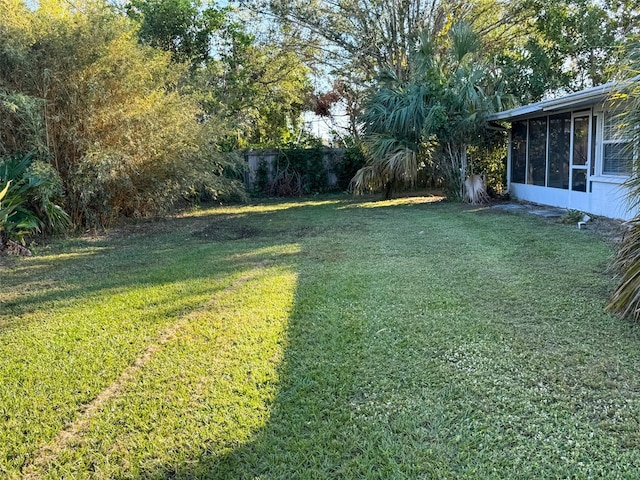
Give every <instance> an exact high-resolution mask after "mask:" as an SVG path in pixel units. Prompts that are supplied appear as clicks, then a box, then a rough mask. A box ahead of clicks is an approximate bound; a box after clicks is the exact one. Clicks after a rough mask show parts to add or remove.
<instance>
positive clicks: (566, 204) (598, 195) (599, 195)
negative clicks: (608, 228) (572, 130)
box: [509, 177, 634, 220]
mask: <svg viewBox="0 0 640 480" xmlns="http://www.w3.org/2000/svg"><path fill="white" fill-rule="evenodd" d="M592 178H593V177H592ZM509 192H510V194H511V196H512V197H514V198H516V199H517V200H522V201H525V202H532V203H538V204H540V205H549V206H552V207H559V208H566V209H570V210H580V211H582V212H586V213H590V214H593V215H599V216H602V217H608V218H616V219H620V220H630V219H631V218H633V216H634V213H633V212H632V211H630V210H629V209H628V208H627V201H626V199H625V193H624V189H623V187H622V185H621V184H620V182H614V183H611V182H608V181H607V182H605V181H596V180H593V184H592V191H591V193H585V192H574V191H571V190H563V189H561V188H548V187H539V186H536V185H523V184H521V183H512V184H511V185H510V189H509Z"/></svg>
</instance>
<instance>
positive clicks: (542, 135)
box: [527, 117, 547, 186]
mask: <svg viewBox="0 0 640 480" xmlns="http://www.w3.org/2000/svg"><path fill="white" fill-rule="evenodd" d="M546 173H547V117H544V118H534V119H532V120H529V175H528V177H527V183H530V184H532V185H542V186H544V181H545V176H546Z"/></svg>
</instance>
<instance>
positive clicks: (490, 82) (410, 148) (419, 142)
mask: <svg viewBox="0 0 640 480" xmlns="http://www.w3.org/2000/svg"><path fill="white" fill-rule="evenodd" d="M481 45H482V43H481V42H480V38H479V36H478V35H477V34H476V33H474V32H473V30H472V29H471V26H470V25H469V24H468V23H465V22H458V23H455V24H453V25H452V27H451V29H450V30H449V31H448V32H447V35H446V37H439V38H433V37H432V36H431V35H430V34H429V32H423V35H422V37H421V41H420V44H419V48H417V49H416V51H415V52H414V53H413V55H412V56H411V58H410V61H411V63H412V77H411V79H410V80H409V81H408V82H402V81H400V80H399V79H397V78H396V77H395V76H393V75H391V77H390V81H388V83H387V85H386V86H384V87H383V88H382V89H380V90H379V91H378V92H377V93H375V94H374V95H373V96H372V98H371V101H370V102H369V104H368V105H367V109H366V112H365V115H364V121H365V141H366V142H367V143H368V144H369V152H370V162H369V164H368V165H367V166H366V167H365V168H364V169H362V170H361V171H360V172H358V174H357V175H356V177H355V178H354V183H355V186H356V189H357V190H359V191H362V190H365V189H370V188H374V189H375V188H379V187H380V186H382V185H384V186H385V188H386V194H387V196H389V195H390V194H391V191H392V189H393V187H394V185H396V184H398V182H400V181H406V180H410V181H411V180H413V179H414V178H415V175H416V173H417V168H418V164H419V159H421V158H425V157H427V156H431V157H433V160H434V161H435V162H436V163H437V164H438V165H439V166H440V168H441V169H442V171H443V172H444V174H445V181H446V185H447V187H448V192H449V196H450V197H452V198H462V197H463V196H465V195H466V196H467V197H468V198H469V199H470V200H471V201H473V202H475V201H478V200H480V198H479V197H478V195H482V191H481V189H480V190H478V189H477V188H474V189H471V188H470V187H471V186H475V183H473V182H472V183H469V184H468V185H467V188H465V181H466V180H467V178H468V173H469V172H471V166H470V165H469V161H468V157H467V150H468V147H469V146H470V145H472V144H474V143H477V142H479V141H480V136H481V134H482V133H484V129H485V124H486V117H487V115H488V114H489V113H491V112H492V111H494V110H495V109H496V108H499V107H500V106H501V102H502V101H503V98H504V96H503V94H502V90H501V87H500V82H499V80H498V79H497V77H496V76H495V73H494V72H492V71H491V69H490V68H489V66H488V65H486V64H485V63H483V60H482V55H481ZM474 192H475V194H474Z"/></svg>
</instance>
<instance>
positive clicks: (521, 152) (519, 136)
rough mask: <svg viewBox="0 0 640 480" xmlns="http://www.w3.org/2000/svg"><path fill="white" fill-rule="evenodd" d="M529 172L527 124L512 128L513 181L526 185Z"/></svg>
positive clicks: (522, 123) (523, 123) (517, 124)
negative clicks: (525, 181) (527, 172)
mask: <svg viewBox="0 0 640 480" xmlns="http://www.w3.org/2000/svg"><path fill="white" fill-rule="evenodd" d="M526 171H527V122H513V124H512V126H511V181H512V182H514V183H524V180H525V173H526Z"/></svg>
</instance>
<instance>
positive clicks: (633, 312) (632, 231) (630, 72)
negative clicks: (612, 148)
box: [609, 39, 640, 320]
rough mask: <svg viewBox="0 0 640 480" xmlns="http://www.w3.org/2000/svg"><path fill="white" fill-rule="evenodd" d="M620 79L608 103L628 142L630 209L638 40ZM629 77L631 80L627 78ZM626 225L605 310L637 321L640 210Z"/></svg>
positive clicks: (639, 103) (638, 119) (638, 123)
mask: <svg viewBox="0 0 640 480" xmlns="http://www.w3.org/2000/svg"><path fill="white" fill-rule="evenodd" d="M625 48H626V52H625V57H624V61H623V64H622V65H621V68H620V80H619V82H618V84H617V86H616V88H614V91H613V94H612V98H611V103H612V107H613V109H616V108H617V109H619V111H620V112H621V113H620V114H619V115H618V125H619V128H620V130H621V132H620V134H621V136H623V137H625V138H629V139H631V140H632V141H631V142H630V143H628V146H629V147H628V148H630V149H632V151H633V153H634V155H633V167H632V169H631V171H632V173H631V176H630V177H629V179H628V180H627V181H626V183H625V186H626V187H627V199H628V202H629V206H630V208H635V209H640V158H639V157H638V145H640V39H639V40H636V41H633V42H629V43H628V44H627V45H626V47H625ZM628 79H632V80H628ZM628 224H629V227H630V228H629V230H628V231H627V233H626V234H625V236H624V239H623V241H622V243H621V245H620V247H619V249H618V251H617V253H616V258H615V261H614V268H615V269H616V270H617V271H618V272H619V281H618V285H617V287H616V288H615V290H614V292H613V294H612V296H611V302H610V303H609V309H610V310H611V311H613V312H617V313H619V314H621V315H623V316H625V317H628V318H631V319H633V320H640V213H639V214H638V215H636V216H635V218H633V219H632V220H631V221H630V222H628Z"/></svg>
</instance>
